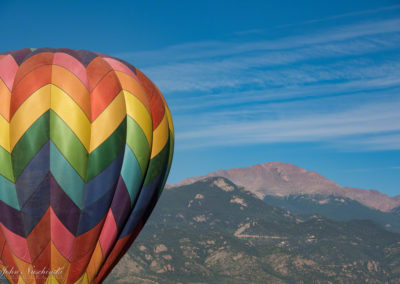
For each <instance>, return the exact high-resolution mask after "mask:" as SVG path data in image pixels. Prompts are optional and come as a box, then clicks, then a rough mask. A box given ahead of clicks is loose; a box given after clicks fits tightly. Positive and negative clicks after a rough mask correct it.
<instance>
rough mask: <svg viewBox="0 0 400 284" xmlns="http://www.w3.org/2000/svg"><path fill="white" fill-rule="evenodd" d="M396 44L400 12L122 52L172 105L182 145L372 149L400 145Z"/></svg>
mask: <svg viewBox="0 0 400 284" xmlns="http://www.w3.org/2000/svg"><path fill="white" fill-rule="evenodd" d="M386 8H387V9H397V8H400V5H397V6H392V7H386ZM386 8H385V9H386ZM370 12H371V11H365V13H367V14H368V13H370ZM350 16H352V15H350V14H349V15H338V16H337V18H340V17H350ZM331 18H332V19H334V18H335V17H331ZM323 20H324V19H320V20H318V19H317V20H315V21H323ZM310 23H311V22H310ZM399 50H400V18H389V19H384V20H382V19H381V20H375V21H368V22H358V23H353V24H347V25H343V26H337V27H334V28H330V29H327V30H319V31H314V32H313V33H309V34H301V35H292V36H288V37H282V38H278V39H269V40H266V39H265V38H261V39H259V40H254V41H251V42H246V41H242V40H236V41H233V40H232V41H225V42H224V41H203V42H192V43H186V44H181V45H175V46H170V47H167V48H164V49H160V50H153V51H145V52H139V53H138V52H135V53H124V54H119V55H118V56H122V57H125V58H130V57H132V58H141V59H142V60H143V61H142V62H138V63H139V67H143V70H144V71H145V73H146V74H149V76H150V77H151V78H152V80H154V81H155V82H156V84H157V85H158V86H159V87H160V89H161V90H162V91H163V92H164V93H165V94H166V96H167V97H168V102H169V103H170V106H171V108H172V110H173V111H174V119H175V124H176V139H177V145H179V147H180V148H181V149H183V148H193V147H195V148H196V147H210V146H222V145H248V144H265V143H290V142H320V143H325V144H326V145H328V146H332V145H334V147H337V148H339V149H344V148H351V149H353V150H363V151H376V150H400V123H399V122H400V111H399V109H400V100H399V98H400V52H399ZM144 62H148V63H146V64H145V63H144ZM140 64H143V66H140Z"/></svg>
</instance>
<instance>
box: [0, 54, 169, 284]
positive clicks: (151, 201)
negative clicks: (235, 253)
mask: <svg viewBox="0 0 400 284" xmlns="http://www.w3.org/2000/svg"><path fill="white" fill-rule="evenodd" d="M173 143H174V133H173V125H172V119H171V115H170V112H169V110H168V107H167V104H166V102H165V100H164V98H163V96H162V94H161V93H160V91H159V90H158V89H157V87H156V86H155V85H154V84H153V83H152V82H151V81H150V80H149V79H148V78H147V77H146V76H145V75H144V74H143V73H142V72H141V71H139V70H138V69H137V68H135V67H133V66H132V65H130V64H129V63H126V62H124V61H122V60H119V59H117V58H113V57H111V56H108V55H105V54H100V53H94V52H90V51H84V50H70V49H50V48H41V49H22V50H16V51H10V52H5V53H1V54H0V268H1V269H2V271H3V274H4V276H6V277H7V279H8V280H9V281H10V282H12V283H99V282H101V281H102V280H103V279H104V278H105V277H106V276H107V275H108V273H109V272H110V271H111V269H112V268H113V267H114V266H115V265H116V263H117V262H118V261H119V259H120V258H121V257H122V255H123V254H124V253H125V252H126V251H127V250H128V248H129V247H130V245H131V244H132V242H133V241H134V239H135V238H136V236H137V235H138V233H139V232H140V230H141V229H142V227H143V225H144V223H145V222H146V220H147V218H148V217H149V215H150V213H151V211H152V210H153V208H154V206H155V204H156V202H157V200H158V198H159V195H160V193H161V191H162V189H163V187H164V184H165V181H166V178H167V176H168V172H169V169H170V166H171V161H172V153H173Z"/></svg>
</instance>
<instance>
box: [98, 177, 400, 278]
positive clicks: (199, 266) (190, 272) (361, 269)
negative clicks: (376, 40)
mask: <svg viewBox="0 0 400 284" xmlns="http://www.w3.org/2000/svg"><path fill="white" fill-rule="evenodd" d="M366 282H368V283H400V234H396V233H392V232H389V231H386V230H384V229H383V228H382V227H381V226H378V225H376V224H375V223H374V222H372V221H366V220H364V221H361V220H358V221H348V222H340V221H334V220H331V219H327V218H324V217H320V216H316V215H313V216H298V215H294V214H291V213H290V212H288V211H286V210H283V209H280V208H277V207H274V206H270V205H268V204H266V203H265V202H263V201H262V200H260V199H259V198H257V197H256V196H255V195H254V194H252V193H251V192H249V191H246V190H243V189H242V188H240V187H238V186H236V185H235V184H233V183H232V182H231V181H229V180H227V179H225V178H221V177H210V178H207V179H204V180H201V181H197V182H195V183H193V184H190V185H185V186H180V187H173V188H169V189H166V190H165V191H164V193H163V194H162V195H161V198H160V201H159V203H158V204H157V206H156V209H155V210H154V212H153V214H152V216H151V217H150V219H149V221H148V223H147V224H146V226H145V227H144V229H143V231H142V232H141V234H140V235H139V237H138V239H137V240H136V241H135V243H134V245H133V246H132V248H131V249H130V250H129V251H128V253H127V254H126V255H125V256H124V257H123V259H122V260H121V262H120V263H119V264H118V265H117V266H116V267H115V269H114V270H113V272H112V273H111V274H110V276H109V277H108V278H107V279H106V281H105V283H366Z"/></svg>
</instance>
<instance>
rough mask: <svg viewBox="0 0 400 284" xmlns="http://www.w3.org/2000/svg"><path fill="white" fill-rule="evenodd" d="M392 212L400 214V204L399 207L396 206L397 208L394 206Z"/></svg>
mask: <svg viewBox="0 0 400 284" xmlns="http://www.w3.org/2000/svg"><path fill="white" fill-rule="evenodd" d="M392 213H394V214H396V215H399V216H400V206H399V207H396V208H393V209H392Z"/></svg>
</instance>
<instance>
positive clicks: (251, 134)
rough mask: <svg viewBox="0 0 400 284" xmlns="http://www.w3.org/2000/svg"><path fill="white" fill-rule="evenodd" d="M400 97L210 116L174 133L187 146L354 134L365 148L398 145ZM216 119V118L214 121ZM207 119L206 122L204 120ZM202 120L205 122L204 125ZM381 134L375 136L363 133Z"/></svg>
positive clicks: (327, 139) (322, 138) (327, 138)
mask: <svg viewBox="0 0 400 284" xmlns="http://www.w3.org/2000/svg"><path fill="white" fill-rule="evenodd" d="M399 108H400V101H399V100H397V101H396V100H395V101H391V102H385V103H380V104H379V103H375V104H366V105H362V106H360V107H356V108H350V109H348V110H346V111H336V112H330V113H325V114H324V113H308V114H306V113H303V114H300V115H299V114H297V113H296V114H295V115H294V116H291V115H290V114H289V117H277V118H262V119H259V120H250V121H243V120H241V119H240V120H238V121H235V119H234V117H235V116H234V115H233V116H231V118H230V119H231V120H230V121H229V119H228V120H223V121H221V120H218V119H216V116H218V114H214V116H209V117H208V120H207V122H206V121H205V120H203V125H201V126H199V127H198V128H197V129H196V128H195V129H192V130H186V131H183V132H181V133H178V134H177V140H181V142H182V144H184V145H185V146H186V147H204V146H217V145H227V144H230V145H238V144H239V145H240V144H254V143H277V142H312V141H325V142H329V143H331V142H332V140H334V139H338V138H348V137H353V140H352V143H355V144H356V145H357V146H359V145H364V146H365V149H374V150H381V149H382V150H383V149H385V150H386V149H400V134H399V133H398V132H400V124H399V123H398V122H399V121H400V112H399V111H398V109H399ZM215 121H219V122H217V123H215ZM205 122H206V123H205ZM204 123H205V125H204ZM377 134H383V135H381V136H378V137H375V138H365V135H377ZM361 136H362V137H361Z"/></svg>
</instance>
